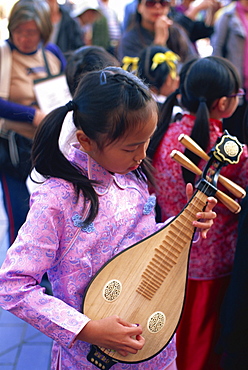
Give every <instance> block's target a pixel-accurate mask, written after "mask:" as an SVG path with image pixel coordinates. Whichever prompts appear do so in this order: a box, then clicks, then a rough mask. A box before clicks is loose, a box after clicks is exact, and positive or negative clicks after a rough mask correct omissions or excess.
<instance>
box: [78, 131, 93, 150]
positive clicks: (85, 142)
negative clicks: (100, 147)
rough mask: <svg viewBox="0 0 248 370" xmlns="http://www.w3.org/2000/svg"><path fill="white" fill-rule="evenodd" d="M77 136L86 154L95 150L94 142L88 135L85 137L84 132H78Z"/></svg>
mask: <svg viewBox="0 0 248 370" xmlns="http://www.w3.org/2000/svg"><path fill="white" fill-rule="evenodd" d="M76 136H77V139H78V142H79V144H80V145H81V147H82V148H83V150H84V151H85V152H86V153H89V152H91V151H92V149H93V141H92V140H91V139H90V138H89V137H88V136H87V135H85V133H84V132H83V130H77V132H76Z"/></svg>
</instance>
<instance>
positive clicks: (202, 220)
mask: <svg viewBox="0 0 248 370" xmlns="http://www.w3.org/2000/svg"><path fill="white" fill-rule="evenodd" d="M186 195H187V199H188V201H189V199H190V198H191V197H192V196H193V186H192V184H187V185H186ZM216 204H217V200H216V199H215V198H214V197H208V198H207V205H206V207H205V210H204V211H202V212H198V213H197V214H196V217H197V220H198V221H193V225H194V226H195V227H197V228H198V229H201V230H199V231H200V233H201V236H202V238H203V239H206V238H207V233H208V230H209V229H210V228H211V226H212V225H213V223H214V219H215V218H216V217H217V215H216V213H215V212H214V211H213V208H214V207H215V206H216Z"/></svg>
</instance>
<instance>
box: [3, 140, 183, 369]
mask: <svg viewBox="0 0 248 370" xmlns="http://www.w3.org/2000/svg"><path fill="white" fill-rule="evenodd" d="M70 160H71V161H73V162H74V163H76V164H77V165H78V166H80V167H81V168H82V171H84V173H87V174H88V177H89V178H91V179H95V180H98V181H99V182H100V184H98V185H97V186H95V190H96V192H97V194H98V195H99V212H98V215H97V217H96V218H95V220H94V222H93V223H92V224H90V225H89V226H88V227H86V228H84V226H83V224H82V221H83V218H84V216H85V213H84V212H83V206H84V199H83V195H81V196H80V197H79V200H78V201H77V198H76V195H75V192H74V188H73V186H72V184H70V183H68V182H66V181H65V180H62V179H56V178H50V179H48V180H47V181H46V182H45V183H43V184H42V185H41V186H39V187H38V188H37V190H36V191H35V192H34V193H33V195H32V197H31V206H30V212H29V214H28V217H27V220H26V222H25V224H24V225H23V227H22V228H21V229H20V231H19V234H18V236H17V239H16V240H15V242H14V244H13V245H12V246H11V247H10V249H9V250H8V252H7V257H6V259H5V261H4V263H3V265H2V268H1V270H0V305H1V307H2V308H4V309H6V310H9V311H10V312H12V313H13V314H15V315H17V316H18V317H20V318H22V319H23V320H25V321H27V322H28V323H30V324H32V325H33V326H34V327H35V328H37V329H38V330H40V331H42V332H43V333H45V334H46V335H48V336H49V337H51V338H52V339H53V340H54V345H53V350H52V369H53V370H55V369H56V370H57V369H63V370H67V369H68V370H69V369H73V370H79V369H80V370H81V369H85V370H93V369H94V370H95V369H96V367H95V366H94V365H92V364H91V363H89V362H88V361H87V359H86V355H87V354H88V352H89V344H88V343H85V342H82V341H78V340H75V338H76V336H77V334H78V333H79V332H80V331H81V330H82V329H83V327H84V326H85V325H86V324H87V323H88V321H89V318H87V317H86V316H85V315H83V314H82V313H81V310H82V302H83V296H84V293H85V290H86V288H87V286H88V284H89V282H90V280H91V278H92V277H93V276H94V275H95V274H96V272H97V271H98V270H99V269H100V268H101V267H102V266H103V264H104V263H106V262H107V261H108V260H109V259H110V258H112V257H113V256H114V255H116V254H117V253H118V252H121V251H122V250H124V249H125V248H127V247H129V246H131V245H133V244H135V243H136V242H138V241H139V240H141V239H144V238H145V237H147V236H148V235H150V234H152V233H153V232H155V231H157V230H158V228H159V226H158V225H156V223H155V218H154V209H153V206H154V197H153V196H150V195H149V192H148V189H147V185H146V184H145V183H144V182H141V181H139V180H137V178H136V177H135V176H134V174H133V173H129V174H127V175H112V174H110V173H109V172H107V171H106V170H104V169H103V168H102V167H101V166H99V165H98V164H97V163H96V162H94V161H93V160H92V159H91V158H90V157H88V156H87V155H86V154H85V153H83V152H82V151H80V150H79V148H78V146H74V147H72V151H71V153H70ZM160 226H161V225H160ZM46 271H47V272H48V276H49V279H50V282H51V284H52V289H53V294H54V295H53V296H48V295H46V294H45V293H44V288H42V287H41V286H40V285H38V283H40V281H41V279H42V276H43V274H44V273H45V272H46ZM175 357H176V350H175V342H174V338H173V339H172V341H171V342H170V343H169V344H168V346H167V347H166V348H165V349H164V350H163V351H162V352H160V353H159V354H158V355H157V356H156V357H154V358H153V359H151V360H149V361H146V362H142V363H140V364H125V363H117V364H116V365H114V367H113V369H116V370H119V369H130V370H131V369H132V370H139V369H142V370H143V369H148V370H153V369H158V370H162V369H166V368H167V366H169V365H170V364H171V363H172V362H173V361H174V359H175Z"/></svg>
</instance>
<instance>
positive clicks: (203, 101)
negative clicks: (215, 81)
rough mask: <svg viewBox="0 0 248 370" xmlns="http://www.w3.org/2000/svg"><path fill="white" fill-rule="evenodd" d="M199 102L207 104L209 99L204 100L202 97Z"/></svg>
mask: <svg viewBox="0 0 248 370" xmlns="http://www.w3.org/2000/svg"><path fill="white" fill-rule="evenodd" d="M199 102H200V103H206V102H207V99H206V98H204V96H200V98H199Z"/></svg>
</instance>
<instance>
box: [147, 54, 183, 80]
mask: <svg viewBox="0 0 248 370" xmlns="http://www.w3.org/2000/svg"><path fill="white" fill-rule="evenodd" d="M179 60H180V57H179V56H178V55H177V54H175V53H173V51H166V52H165V53H157V54H155V55H154V57H153V58H152V66H151V70H152V71H154V70H155V69H156V68H157V66H158V65H159V64H162V63H167V64H168V66H169V69H170V76H171V78H172V79H173V80H175V78H176V77H177V62H178V61H179Z"/></svg>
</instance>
